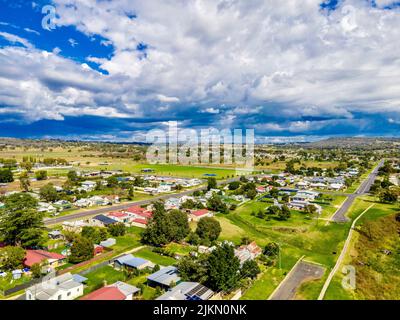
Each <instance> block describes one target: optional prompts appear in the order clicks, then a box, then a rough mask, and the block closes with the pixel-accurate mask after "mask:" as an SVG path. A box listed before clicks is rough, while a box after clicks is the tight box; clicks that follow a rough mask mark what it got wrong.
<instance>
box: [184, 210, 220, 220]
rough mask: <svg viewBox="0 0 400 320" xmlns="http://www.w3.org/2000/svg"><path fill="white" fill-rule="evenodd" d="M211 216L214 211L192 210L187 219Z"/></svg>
mask: <svg viewBox="0 0 400 320" xmlns="http://www.w3.org/2000/svg"><path fill="white" fill-rule="evenodd" d="M212 216H214V213H213V212H211V211H209V210H207V209H200V210H192V211H191V212H190V213H189V220H190V221H199V220H200V219H201V218H205V217H212Z"/></svg>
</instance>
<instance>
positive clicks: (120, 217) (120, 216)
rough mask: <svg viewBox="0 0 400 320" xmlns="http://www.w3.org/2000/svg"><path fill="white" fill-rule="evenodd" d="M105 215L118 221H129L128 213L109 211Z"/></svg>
mask: <svg viewBox="0 0 400 320" xmlns="http://www.w3.org/2000/svg"><path fill="white" fill-rule="evenodd" d="M106 216H107V217H109V218H111V219H114V220H116V221H118V222H120V223H129V215H128V214H127V213H125V212H120V211H118V212H109V213H107V214H106Z"/></svg>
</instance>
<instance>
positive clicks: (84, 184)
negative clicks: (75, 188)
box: [81, 181, 96, 192]
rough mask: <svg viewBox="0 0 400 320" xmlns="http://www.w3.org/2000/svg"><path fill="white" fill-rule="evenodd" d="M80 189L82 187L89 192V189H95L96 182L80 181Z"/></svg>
mask: <svg viewBox="0 0 400 320" xmlns="http://www.w3.org/2000/svg"><path fill="white" fill-rule="evenodd" d="M81 186H82V189H84V190H85V191H87V192H89V191H93V190H94V189H96V182H94V181H84V182H82V183H81Z"/></svg>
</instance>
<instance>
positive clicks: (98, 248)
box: [93, 244, 104, 256]
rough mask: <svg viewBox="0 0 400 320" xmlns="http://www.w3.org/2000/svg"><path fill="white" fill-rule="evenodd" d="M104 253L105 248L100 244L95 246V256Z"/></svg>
mask: <svg viewBox="0 0 400 320" xmlns="http://www.w3.org/2000/svg"><path fill="white" fill-rule="evenodd" d="M103 252H104V247H103V246H100V245H98V244H94V245H93V253H94V255H95V256H97V255H98V254H102V253H103Z"/></svg>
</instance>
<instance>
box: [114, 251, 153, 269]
mask: <svg viewBox="0 0 400 320" xmlns="http://www.w3.org/2000/svg"><path fill="white" fill-rule="evenodd" d="M152 267H154V264H153V263H152V262H150V261H148V260H145V259H142V258H137V257H134V256H133V255H131V254H127V255H124V256H122V257H119V258H118V259H116V260H114V268H115V269H117V270H121V269H123V268H127V269H137V270H143V269H146V268H152Z"/></svg>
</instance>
